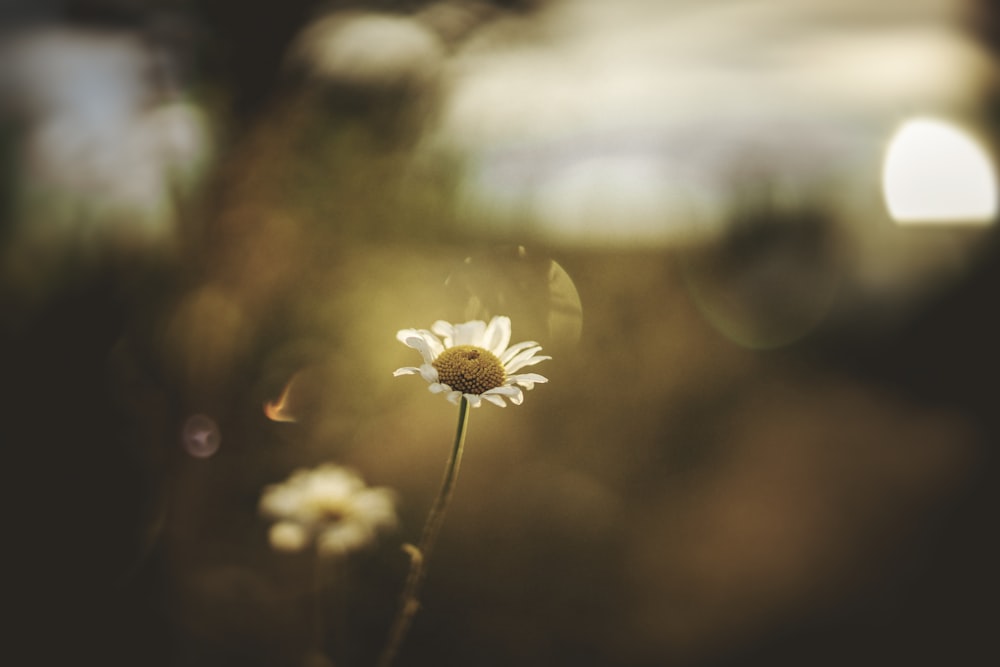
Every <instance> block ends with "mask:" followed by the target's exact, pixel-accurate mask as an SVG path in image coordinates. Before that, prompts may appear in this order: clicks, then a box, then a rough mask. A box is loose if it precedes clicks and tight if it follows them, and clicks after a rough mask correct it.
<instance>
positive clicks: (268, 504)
mask: <svg viewBox="0 0 1000 667" xmlns="http://www.w3.org/2000/svg"><path fill="white" fill-rule="evenodd" d="M394 501H395V494H394V493H393V492H392V491H391V490H390V489H387V488H381V487H378V488H372V487H368V486H366V485H365V483H364V481H362V479H361V478H360V477H359V476H358V475H357V473H355V472H354V471H352V470H349V469H347V468H343V467H341V466H338V465H335V464H332V463H325V464H323V465H320V466H319V467H317V468H313V469H311V470H306V469H301V470H296V471H295V472H294V473H292V475H291V476H290V477H289V478H288V479H287V480H285V481H284V482H283V483H281V484H272V485H270V486H268V487H267V488H265V489H264V493H263V494H262V496H261V499H260V512H261V514H263V515H264V516H265V517H267V518H269V519H274V520H275V523H274V525H273V526H271V530H270V533H269V539H270V542H271V546H272V547H274V548H275V549H277V550H278V551H301V550H303V549H305V548H306V547H308V546H309V545H310V544H313V543H315V545H316V548H317V550H318V551H319V552H320V553H321V554H324V555H342V554H346V553H348V552H351V551H355V550H357V549H361V548H363V547H365V546H368V545H369V544H371V543H372V542H373V541H374V540H375V537H376V535H377V534H378V532H379V531H380V530H384V529H391V528H394V527H395V526H396V510H395V506H394Z"/></svg>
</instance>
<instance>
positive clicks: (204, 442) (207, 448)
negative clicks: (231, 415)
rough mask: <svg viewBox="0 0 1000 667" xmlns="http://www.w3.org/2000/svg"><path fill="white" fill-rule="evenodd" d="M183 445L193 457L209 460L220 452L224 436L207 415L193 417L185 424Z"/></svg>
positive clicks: (182, 437)
mask: <svg viewBox="0 0 1000 667" xmlns="http://www.w3.org/2000/svg"><path fill="white" fill-rule="evenodd" d="M181 444H182V445H183V446H184V449H185V450H186V451H187V453H188V454H190V455H191V456H194V457H195V458H199V459H207V458H209V457H210V456H212V455H214V454H215V453H216V452H217V451H219V445H220V444H222V434H221V433H220V432H219V427H218V425H217V424H216V423H215V422H214V421H213V420H212V419H210V418H208V417H206V416H205V415H192V416H191V417H189V418H188V420H187V421H186V422H184V429H183V431H182V432H181Z"/></svg>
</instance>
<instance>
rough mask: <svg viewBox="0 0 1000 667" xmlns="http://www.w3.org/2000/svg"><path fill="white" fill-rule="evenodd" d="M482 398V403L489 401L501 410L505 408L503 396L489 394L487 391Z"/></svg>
mask: <svg viewBox="0 0 1000 667" xmlns="http://www.w3.org/2000/svg"><path fill="white" fill-rule="evenodd" d="M490 391H493V390H492V389H491V390H490ZM482 397H483V400H484V401H489V402H490V403H492V404H493V405H497V406H499V407H501V408H506V407H507V404H506V403H504V400H503V396H500V395H499V394H495V393H493V394H491V393H490V392H489V391H487V392H485V393H484V394H482Z"/></svg>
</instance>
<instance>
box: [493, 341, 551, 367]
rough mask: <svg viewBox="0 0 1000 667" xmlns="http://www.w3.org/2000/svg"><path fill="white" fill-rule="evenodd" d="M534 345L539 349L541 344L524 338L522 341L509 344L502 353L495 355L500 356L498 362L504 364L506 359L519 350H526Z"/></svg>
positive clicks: (509, 358) (511, 357) (508, 359)
mask: <svg viewBox="0 0 1000 667" xmlns="http://www.w3.org/2000/svg"><path fill="white" fill-rule="evenodd" d="M536 346H537V347H538V349H539V350H540V349H542V346H541V345H538V343H536V342H535V341H533V340H526V341H524V342H521V343H517V344H516V345H511V346H510V347H509V348H508V349H507V350H505V351H504V353H503V354H499V355H497V356H498V357H500V363H502V364H506V363H507V362H508V361H510V360H511V359H513V358H514V355H516V354H517V353H518V352H520V351H521V350H526V349H527V348H529V347H536Z"/></svg>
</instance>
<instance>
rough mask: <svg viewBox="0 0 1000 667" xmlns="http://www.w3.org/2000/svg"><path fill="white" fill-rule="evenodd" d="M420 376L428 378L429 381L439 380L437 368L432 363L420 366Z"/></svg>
mask: <svg viewBox="0 0 1000 667" xmlns="http://www.w3.org/2000/svg"><path fill="white" fill-rule="evenodd" d="M420 377H422V378H423V379H425V380H427V381H428V382H437V381H438V372H437V369H436V368H434V367H433V366H431V365H430V364H424V365H423V366H421V367H420Z"/></svg>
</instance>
